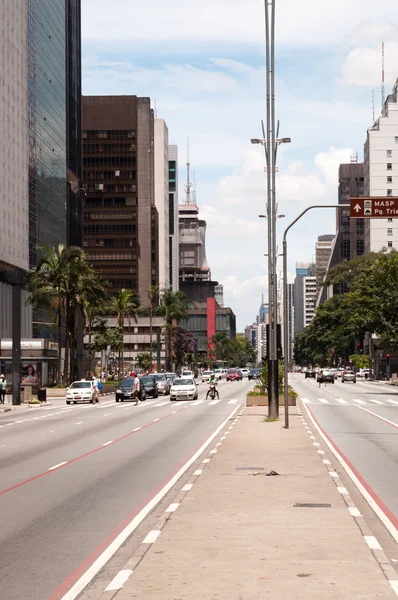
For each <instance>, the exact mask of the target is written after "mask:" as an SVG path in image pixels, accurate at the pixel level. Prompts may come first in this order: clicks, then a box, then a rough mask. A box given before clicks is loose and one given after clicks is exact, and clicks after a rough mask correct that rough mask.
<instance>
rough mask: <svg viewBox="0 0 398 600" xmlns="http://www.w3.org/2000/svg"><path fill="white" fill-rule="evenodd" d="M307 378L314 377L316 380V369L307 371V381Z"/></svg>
mask: <svg viewBox="0 0 398 600" xmlns="http://www.w3.org/2000/svg"><path fill="white" fill-rule="evenodd" d="M307 377H312V378H313V379H315V377H316V371H315V369H307V370H306V372H305V379H307Z"/></svg>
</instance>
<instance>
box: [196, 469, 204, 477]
mask: <svg viewBox="0 0 398 600" xmlns="http://www.w3.org/2000/svg"><path fill="white" fill-rule="evenodd" d="M202 473H203V470H202V469H196V471H195V472H194V475H195V476H196V475H202Z"/></svg>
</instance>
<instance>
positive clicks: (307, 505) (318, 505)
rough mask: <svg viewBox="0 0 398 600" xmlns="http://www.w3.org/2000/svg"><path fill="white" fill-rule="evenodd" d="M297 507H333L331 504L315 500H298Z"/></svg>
mask: <svg viewBox="0 0 398 600" xmlns="http://www.w3.org/2000/svg"><path fill="white" fill-rule="evenodd" d="M293 506H294V507H295V508H331V506H332V505H331V504H316V503H314V502H296V504H293Z"/></svg>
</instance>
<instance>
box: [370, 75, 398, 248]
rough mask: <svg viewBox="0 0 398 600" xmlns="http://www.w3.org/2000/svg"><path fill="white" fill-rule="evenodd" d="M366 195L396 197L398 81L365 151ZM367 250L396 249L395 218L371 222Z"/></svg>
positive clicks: (371, 220) (372, 130)
mask: <svg viewBox="0 0 398 600" xmlns="http://www.w3.org/2000/svg"><path fill="white" fill-rule="evenodd" d="M364 156H365V158H364V160H365V169H364V174H365V196H385V197H386V198H388V197H390V196H398V79H397V81H396V83H395V85H394V87H393V90H392V93H391V94H389V95H388V96H387V98H386V101H385V103H384V106H383V109H382V114H381V116H380V117H379V118H378V119H377V121H376V122H375V123H374V125H373V126H372V127H370V128H369V129H368V133H367V139H366V142H365V148H364ZM366 241H367V244H366V251H367V252H380V250H382V249H384V248H386V249H387V250H392V249H393V248H394V249H395V250H398V222H397V220H396V219H391V218H390V219H370V220H369V236H368V237H367V240H366Z"/></svg>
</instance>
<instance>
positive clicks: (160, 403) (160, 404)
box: [153, 401, 169, 407]
mask: <svg viewBox="0 0 398 600" xmlns="http://www.w3.org/2000/svg"><path fill="white" fill-rule="evenodd" d="M165 404H169V402H168V401H167V402H159V404H154V405H153V406H154V407H158V406H164V405H165Z"/></svg>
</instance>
